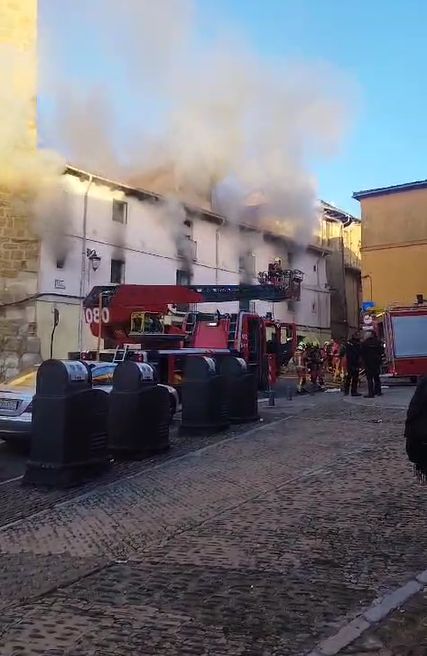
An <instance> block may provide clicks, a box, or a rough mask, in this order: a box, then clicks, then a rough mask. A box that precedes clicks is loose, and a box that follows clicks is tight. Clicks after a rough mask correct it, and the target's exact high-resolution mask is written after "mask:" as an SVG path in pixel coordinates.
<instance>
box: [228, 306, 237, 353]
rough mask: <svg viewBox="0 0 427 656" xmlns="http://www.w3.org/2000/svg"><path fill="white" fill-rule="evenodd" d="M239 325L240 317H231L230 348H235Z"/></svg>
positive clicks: (233, 315)
mask: <svg viewBox="0 0 427 656" xmlns="http://www.w3.org/2000/svg"><path fill="white" fill-rule="evenodd" d="M238 324H239V315H238V314H232V315H231V317H230V330H229V333H228V347H229V348H234V342H235V341H236V335H237V326H238Z"/></svg>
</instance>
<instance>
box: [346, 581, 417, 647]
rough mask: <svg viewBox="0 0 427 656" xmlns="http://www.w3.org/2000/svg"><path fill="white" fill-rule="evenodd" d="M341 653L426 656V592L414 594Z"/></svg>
mask: <svg viewBox="0 0 427 656" xmlns="http://www.w3.org/2000/svg"><path fill="white" fill-rule="evenodd" d="M340 653H341V654H343V655H344V654H346V655H348V656H350V654H351V656H425V655H426V654H427V590H426V589H423V590H422V591H420V592H419V593H418V594H417V595H414V596H413V597H412V598H411V599H410V600H409V601H408V602H407V603H405V604H403V605H402V606H401V607H399V608H397V609H396V610H395V611H394V612H393V613H391V614H390V615H389V616H388V617H387V618H386V619H385V620H384V621H383V622H381V623H379V624H378V625H377V626H374V627H373V628H372V629H371V630H369V631H367V632H366V633H365V634H364V635H363V636H362V637H361V638H359V639H357V640H356V641H354V642H353V643H351V645H350V646H349V647H347V648H346V649H345V650H343V651H342V652H340Z"/></svg>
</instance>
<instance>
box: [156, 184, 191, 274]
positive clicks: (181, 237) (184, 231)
mask: <svg viewBox="0 0 427 656" xmlns="http://www.w3.org/2000/svg"><path fill="white" fill-rule="evenodd" d="M150 214H151V216H152V217H154V218H155V219H156V220H158V221H159V222H160V223H162V224H163V225H167V226H168V229H169V233H170V235H171V237H172V241H173V243H174V245H175V248H176V253H177V255H178V257H179V258H180V260H181V269H182V270H183V271H185V272H186V273H187V274H188V276H189V278H190V279H191V276H192V274H193V255H194V253H193V241H192V239H191V223H190V221H189V218H188V216H187V212H186V210H185V207H184V205H183V204H182V203H181V202H179V201H178V200H177V199H175V198H173V197H167V196H166V197H165V198H164V200H162V201H161V202H159V203H156V204H153V203H152V204H150Z"/></svg>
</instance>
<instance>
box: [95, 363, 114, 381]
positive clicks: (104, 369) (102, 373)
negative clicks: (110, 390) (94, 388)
mask: <svg viewBox="0 0 427 656" xmlns="http://www.w3.org/2000/svg"><path fill="white" fill-rule="evenodd" d="M114 369H115V365H101V366H98V367H94V369H93V370H92V384H93V385H112V384H113V374H114Z"/></svg>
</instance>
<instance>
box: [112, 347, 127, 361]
mask: <svg viewBox="0 0 427 656" xmlns="http://www.w3.org/2000/svg"><path fill="white" fill-rule="evenodd" d="M128 350H129V344H125V345H124V346H123V347H121V346H117V347H116V350H115V351H114V358H113V362H124V361H125V360H126V356H127V353H128Z"/></svg>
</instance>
